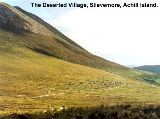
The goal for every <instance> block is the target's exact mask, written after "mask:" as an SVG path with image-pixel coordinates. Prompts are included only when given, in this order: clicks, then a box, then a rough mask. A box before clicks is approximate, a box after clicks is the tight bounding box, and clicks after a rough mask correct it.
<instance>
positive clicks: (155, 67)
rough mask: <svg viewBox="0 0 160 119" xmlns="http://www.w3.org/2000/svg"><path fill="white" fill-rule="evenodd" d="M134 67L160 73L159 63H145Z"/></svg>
mask: <svg viewBox="0 0 160 119" xmlns="http://www.w3.org/2000/svg"><path fill="white" fill-rule="evenodd" d="M135 69H138V70H143V71H149V72H153V73H160V65H145V66H139V67H135Z"/></svg>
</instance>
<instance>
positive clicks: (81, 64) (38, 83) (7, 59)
mask: <svg viewBox="0 0 160 119" xmlns="http://www.w3.org/2000/svg"><path fill="white" fill-rule="evenodd" d="M0 13H1V15H0V113H2V114H3V113H14V112H16V113H17V112H18V113H21V112H27V111H28V112H31V111H39V110H48V109H52V108H55V107H59V106H62V105H64V106H96V105H100V104H108V105H116V104H124V103H131V104H141V105H145V104H148V105H149V104H155V105H156V104H160V88H159V87H158V86H156V85H150V84H147V83H145V82H142V81H138V80H135V79H134V78H140V79H141V76H144V77H145V76H146V75H147V76H148V75H149V76H152V73H151V74H150V73H144V72H140V71H138V70H134V69H130V68H127V67H124V66H121V65H119V64H116V63H113V62H110V61H107V60H105V59H102V58H100V57H97V56H95V55H93V54H91V53H89V52H87V51H86V50H84V49H83V48H82V47H81V46H79V45H77V44H76V43H74V42H73V41H70V40H69V39H68V38H67V37H65V36H64V35H63V34H62V33H60V32H59V31H57V30H56V32H55V30H54V28H53V31H52V30H51V28H48V25H45V24H47V23H45V22H44V21H42V20H41V19H39V18H37V17H36V18H35V19H33V17H34V15H31V16H30V15H27V14H28V13H25V12H23V13H22V12H21V10H20V11H19V10H17V9H15V8H13V7H11V6H9V5H7V4H5V3H0ZM24 13H25V14H24ZM2 14H3V15H2ZM4 16H5V17H4ZM37 19H38V20H37ZM12 21H13V22H12ZM19 21H23V22H19ZM39 22H40V23H39ZM19 26H20V27H19ZM49 27H51V26H49ZM26 29H27V30H26ZM57 32H58V33H57ZM60 34H61V35H60ZM146 97H150V98H146Z"/></svg>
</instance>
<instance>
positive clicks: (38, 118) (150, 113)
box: [1, 105, 160, 119]
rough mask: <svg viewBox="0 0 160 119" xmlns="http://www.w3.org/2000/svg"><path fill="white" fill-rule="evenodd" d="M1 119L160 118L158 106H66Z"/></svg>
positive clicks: (159, 107)
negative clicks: (64, 107)
mask: <svg viewBox="0 0 160 119" xmlns="http://www.w3.org/2000/svg"><path fill="white" fill-rule="evenodd" d="M1 119H160V106H146V107H142V106H134V107H133V106H131V105H119V106H112V107H109V106H100V107H92V108H91V107H86V108H73V107H72V108H68V109H62V110H61V111H59V110H58V109H56V110H54V111H49V110H48V111H46V112H39V113H35V114H12V115H8V116H5V117H1Z"/></svg>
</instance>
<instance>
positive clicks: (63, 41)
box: [1, 3, 142, 78]
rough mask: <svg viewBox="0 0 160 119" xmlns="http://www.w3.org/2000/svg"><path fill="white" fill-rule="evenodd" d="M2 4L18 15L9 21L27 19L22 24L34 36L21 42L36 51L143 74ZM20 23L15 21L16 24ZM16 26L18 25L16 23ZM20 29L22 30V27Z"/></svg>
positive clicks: (113, 69) (104, 67) (126, 73)
mask: <svg viewBox="0 0 160 119" xmlns="http://www.w3.org/2000/svg"><path fill="white" fill-rule="evenodd" d="M1 5H2V6H4V7H5V10H4V11H9V13H10V14H13V16H14V14H16V15H18V16H15V17H12V16H7V17H6V18H10V19H7V20H8V21H10V20H14V21H16V19H17V17H18V18H21V19H22V20H24V21H26V22H24V23H23V24H22V26H23V25H25V26H24V27H25V28H26V27H27V28H28V31H30V32H31V33H32V37H30V38H28V39H27V40H23V39H22V40H21V41H20V42H21V43H22V45H25V46H26V47H28V48H29V49H31V50H33V51H35V52H39V53H42V54H45V55H49V56H54V57H57V58H60V59H63V60H66V61H69V62H73V63H78V64H82V65H85V66H89V67H94V68H98V69H103V70H107V71H109V72H113V73H116V74H120V75H125V76H128V74H130V76H132V78H133V77H135V76H136V75H138V76H139V75H141V74H142V73H141V72H139V71H136V70H133V69H130V68H127V67H124V66H122V65H119V64H116V63H113V62H111V61H107V60H105V59H103V58H100V57H98V56H95V55H93V54H91V53H89V52H87V51H86V50H84V49H83V48H82V47H81V46H79V45H77V44H76V43H75V42H73V41H71V40H70V39H69V38H67V37H66V36H65V35H63V34H62V33H60V32H59V31H58V30H56V29H55V28H54V27H52V26H51V25H49V24H47V23H46V22H45V21H43V20H42V19H40V18H39V17H37V16H35V15H33V14H31V13H28V12H25V11H24V10H22V9H20V8H17V7H16V8H17V9H16V8H13V7H11V6H9V5H6V4H4V3H1ZM22 12H23V13H22ZM7 15H8V14H7ZM9 23H10V22H9ZM18 23H19V22H18ZM18 23H17V22H15V24H18ZM12 25H13V24H12ZM14 27H16V25H14ZM12 30H13V32H14V31H15V28H14V29H12V28H11V29H10V32H12ZM18 30H20V31H22V30H21V29H18ZM34 34H35V35H34ZM11 39H12V38H11Z"/></svg>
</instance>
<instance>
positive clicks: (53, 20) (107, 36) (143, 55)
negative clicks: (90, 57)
mask: <svg viewBox="0 0 160 119" xmlns="http://www.w3.org/2000/svg"><path fill="white" fill-rule="evenodd" d="M1 1H2V0H1ZM45 1H46V2H47V3H66V2H67V3H68V2H77V3H88V2H86V1H89V0H81V1H80V0H79V1H78V0H70V1H68V0H59V1H58V0H57V1H55V0H3V2H7V3H9V4H11V5H14V6H20V7H22V8H23V9H25V10H27V11H29V12H32V13H34V14H36V15H38V16H40V17H41V18H43V19H44V20H45V21H47V22H48V23H50V24H52V25H53V26H55V27H56V28H57V29H59V30H60V31H62V32H63V33H64V34H66V35H67V36H68V37H70V38H71V39H72V40H74V41H75V42H77V43H78V44H80V45H81V46H82V47H84V48H85V49H87V50H88V51H90V52H92V53H94V54H97V55H99V56H102V57H104V58H105V59H109V60H111V61H114V62H117V63H120V64H123V65H160V55H159V51H160V33H159V32H160V7H159V8H122V9H119V8H97V9H96V8H88V9H87V8H84V9H80V8H72V9H71V8H32V7H31V2H34V3H35V2H38V3H39V2H45ZM91 1H92V2H93V1H94V2H96V0H91ZM109 2H111V3H122V2H127V3H130V2H148V3H153V2H157V4H158V5H159V6H160V2H159V1H158V0H99V1H98V2H96V3H109Z"/></svg>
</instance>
